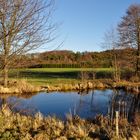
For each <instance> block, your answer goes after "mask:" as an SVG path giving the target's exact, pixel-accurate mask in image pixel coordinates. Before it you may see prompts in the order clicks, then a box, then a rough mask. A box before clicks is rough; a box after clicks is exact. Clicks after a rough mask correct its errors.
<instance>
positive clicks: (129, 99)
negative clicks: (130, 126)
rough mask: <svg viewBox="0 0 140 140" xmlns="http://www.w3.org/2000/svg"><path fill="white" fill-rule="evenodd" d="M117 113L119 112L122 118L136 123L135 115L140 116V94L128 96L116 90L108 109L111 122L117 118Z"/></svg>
mask: <svg viewBox="0 0 140 140" xmlns="http://www.w3.org/2000/svg"><path fill="white" fill-rule="evenodd" d="M115 111H118V112H119V116H120V117H121V118H127V119H128V121H130V122H131V121H134V119H135V114H136V113H137V114H139V115H140V94H136V95H135V94H128V93H123V92H122V91H121V90H115V91H114V94H113V96H112V99H111V100H110V102H109V107H108V115H109V117H110V119H111V120H113V118H114V117H115Z"/></svg>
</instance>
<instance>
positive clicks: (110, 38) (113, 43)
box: [102, 28, 120, 81]
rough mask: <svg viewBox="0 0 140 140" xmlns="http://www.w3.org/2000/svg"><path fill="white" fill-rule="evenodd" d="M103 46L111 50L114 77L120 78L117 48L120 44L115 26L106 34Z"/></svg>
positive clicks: (115, 78) (117, 79) (116, 79)
mask: <svg viewBox="0 0 140 140" xmlns="http://www.w3.org/2000/svg"><path fill="white" fill-rule="evenodd" d="M102 47H103V48H105V49H108V50H110V58H111V64H112V66H113V69H114V70H113V78H114V80H115V81H119V80H120V67H119V61H118V55H117V51H116V49H118V48H119V46H118V33H117V31H116V30H115V28H110V30H108V31H107V32H105V34H104V42H103V43H102Z"/></svg>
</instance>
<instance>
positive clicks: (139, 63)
mask: <svg viewBox="0 0 140 140" xmlns="http://www.w3.org/2000/svg"><path fill="white" fill-rule="evenodd" d="M136 76H137V77H140V42H139V43H138V50H137V60H136Z"/></svg>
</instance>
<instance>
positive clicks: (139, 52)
mask: <svg viewBox="0 0 140 140" xmlns="http://www.w3.org/2000/svg"><path fill="white" fill-rule="evenodd" d="M139 22H140V21H139V20H138V23H137V25H138V26H137V56H136V71H135V74H136V76H137V77H140V27H139V26H140V23H139Z"/></svg>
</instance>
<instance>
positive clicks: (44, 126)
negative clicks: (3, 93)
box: [0, 105, 140, 140]
mask: <svg viewBox="0 0 140 140" xmlns="http://www.w3.org/2000/svg"><path fill="white" fill-rule="evenodd" d="M114 121H115V120H114ZM114 121H112V123H110V120H109V119H108V118H107V117H103V116H101V115H98V116H97V117H95V118H94V119H92V120H85V119H81V118H80V117H78V116H73V117H72V116H71V115H70V114H69V115H67V120H66V121H62V120H60V119H58V118H56V117H43V116H42V115H41V114H40V113H37V114H36V115H35V117H31V116H24V115H20V114H19V113H13V112H12V111H11V110H10V108H9V107H8V106H7V105H3V106H2V109H1V111H0V139H3V140H6V139H10V140H14V139H19V140H28V139H31V140H33V139H34V140H51V139H52V140H71V139H73V140H80V139H85V140H93V139H101V140H102V139H105V140H114V139H116V140H124V139H129V140H133V139H135V140H139V139H140V133H139V126H140V118H137V120H136V122H134V123H133V125H132V124H129V123H128V122H127V120H126V119H119V135H118V136H116V129H115V123H113V122H114Z"/></svg>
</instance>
